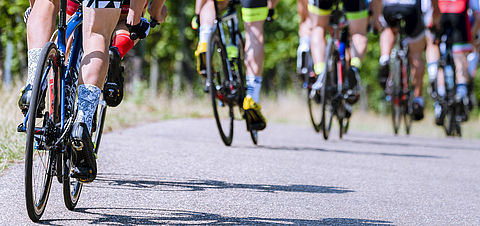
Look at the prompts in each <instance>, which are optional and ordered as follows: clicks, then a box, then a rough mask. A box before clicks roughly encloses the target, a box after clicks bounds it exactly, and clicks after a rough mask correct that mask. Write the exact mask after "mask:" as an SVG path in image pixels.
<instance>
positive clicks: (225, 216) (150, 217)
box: [0, 119, 480, 225]
mask: <svg viewBox="0 0 480 226" xmlns="http://www.w3.org/2000/svg"><path fill="white" fill-rule="evenodd" d="M335 135H336V134H335ZM335 135H334V136H333V137H334V139H332V140H330V141H328V142H325V141H324V140H323V139H322V138H321V136H320V134H316V133H315V132H314V131H313V129H312V128H310V127H307V126H295V125H287V124H269V125H268V127H267V130H266V131H264V132H262V133H260V142H259V146H257V147H256V146H254V145H253V144H252V143H251V141H250V137H249V134H248V133H247V132H246V131H245V125H244V123H243V122H237V123H236V130H235V137H234V143H233V145H232V147H225V146H224V145H223V143H222V142H221V141H220V138H219V136H218V133H217V131H216V127H215V124H214V121H213V119H181V120H172V121H164V122H159V123H154V124H149V125H144V126H140V127H137V128H131V129H126V130H123V131H118V132H115V133H110V134H107V135H105V137H104V140H103V141H102V147H101V150H100V153H99V160H98V164H99V175H98V177H97V178H98V179H97V180H96V181H94V182H93V183H91V184H88V185H86V186H85V187H84V190H83V191H82V194H81V198H80V201H79V204H78V206H77V209H76V210H75V211H73V212H72V211H68V210H67V209H66V208H65V207H64V204H63V198H62V193H61V185H60V184H59V183H58V182H56V180H54V184H53V187H52V191H51V195H50V198H49V203H48V206H47V209H46V211H45V214H44V215H43V217H42V221H41V223H43V224H53V225H83V224H141V225H148V224H194V225H199V224H208V225H210V224H247V225H253V224H300V225H322V224H328V225H330V224H331V225H480V141H465V140H459V139H429V138H428V139H427V138H419V137H394V136H391V135H374V134H366V133H355V132H352V133H351V134H349V135H347V136H345V137H344V139H343V140H338V138H336V137H337V136H335ZM23 186H24V185H23V164H17V165H14V166H12V167H10V168H9V169H8V170H7V171H6V172H4V173H3V175H2V176H0V213H1V214H0V225H24V224H31V222H30V220H29V218H28V216H27V213H26V208H25V204H24V203H25V199H24V195H23V192H24V188H23Z"/></svg>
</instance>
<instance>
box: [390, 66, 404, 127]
mask: <svg viewBox="0 0 480 226" xmlns="http://www.w3.org/2000/svg"><path fill="white" fill-rule="evenodd" d="M401 68H402V64H401V59H399V58H395V62H394V63H393V70H392V74H391V78H392V80H393V81H392V87H391V88H390V90H391V97H392V100H391V106H392V109H391V110H392V125H393V132H394V133H395V135H398V130H399V128H400V123H401V118H402V107H401V101H402V100H401V98H402V97H401V90H402V84H401V81H400V77H401V73H402V71H401Z"/></svg>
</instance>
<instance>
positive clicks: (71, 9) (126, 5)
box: [67, 0, 148, 16]
mask: <svg viewBox="0 0 480 226" xmlns="http://www.w3.org/2000/svg"><path fill="white" fill-rule="evenodd" d="M147 5H148V1H147V2H145V8H147ZM78 7H79V4H78V3H76V2H74V1H72V0H68V2H67V14H68V15H69V16H71V15H73V14H74V13H75V12H76V11H77V10H78ZM120 7H121V8H122V15H127V14H128V9H130V0H123V1H122V3H121V4H120Z"/></svg>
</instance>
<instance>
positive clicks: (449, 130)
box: [443, 106, 456, 136]
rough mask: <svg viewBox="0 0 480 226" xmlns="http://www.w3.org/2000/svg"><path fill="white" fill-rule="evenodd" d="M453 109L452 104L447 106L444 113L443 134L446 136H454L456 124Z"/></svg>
mask: <svg viewBox="0 0 480 226" xmlns="http://www.w3.org/2000/svg"><path fill="white" fill-rule="evenodd" d="M454 112H455V110H454V109H452V106H448V108H447V111H446V113H445V122H444V125H443V128H444V130H445V134H446V135H447V136H455V132H454V127H455V124H456V119H455V114H454Z"/></svg>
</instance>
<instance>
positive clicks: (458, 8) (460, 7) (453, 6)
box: [438, 0, 468, 13]
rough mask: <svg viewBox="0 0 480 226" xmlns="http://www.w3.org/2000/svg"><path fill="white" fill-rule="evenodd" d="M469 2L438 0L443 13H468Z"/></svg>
mask: <svg viewBox="0 0 480 226" xmlns="http://www.w3.org/2000/svg"><path fill="white" fill-rule="evenodd" d="M467 5H468V0H438V8H439V9H440V12H441V13H463V12H464V11H466V9H467Z"/></svg>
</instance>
